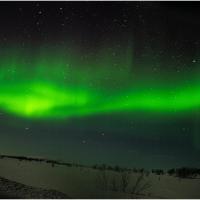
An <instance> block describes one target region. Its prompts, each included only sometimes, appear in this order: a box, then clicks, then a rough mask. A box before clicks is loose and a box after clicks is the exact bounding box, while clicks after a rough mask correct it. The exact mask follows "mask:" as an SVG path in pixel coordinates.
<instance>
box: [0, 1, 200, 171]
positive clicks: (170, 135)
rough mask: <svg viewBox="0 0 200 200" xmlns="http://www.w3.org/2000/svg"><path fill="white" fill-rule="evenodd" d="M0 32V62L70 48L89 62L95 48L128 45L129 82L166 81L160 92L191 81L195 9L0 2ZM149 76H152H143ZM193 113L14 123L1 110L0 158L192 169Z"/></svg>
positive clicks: (199, 23) (199, 35) (198, 13)
mask: <svg viewBox="0 0 200 200" xmlns="http://www.w3.org/2000/svg"><path fill="white" fill-rule="evenodd" d="M0 29H1V31H0V53H1V60H4V54H5V51H6V52H9V53H8V54H11V52H12V50H13V49H17V50H19V51H22V52H28V53H27V54H29V58H30V57H31V58H30V60H32V59H34V58H35V55H37V54H38V52H39V51H40V50H41V48H43V47H49V46H51V48H52V49H53V51H55V52H57V51H60V49H63V48H64V49H67V50H68V51H69V50H70V49H71V51H73V52H77V54H78V55H80V54H81V55H82V56H83V55H84V56H85V55H89V57H93V56H94V55H95V54H96V52H99V51H100V50H101V49H106V50H105V52H107V51H110V49H111V51H114V50H116V48H118V49H120V50H121V51H122V52H123V49H124V48H125V47H127V46H128V47H130V46H131V49H133V50H132V54H131V56H132V57H133V60H134V63H135V64H136V66H137V67H136V69H135V70H136V72H139V73H140V74H144V75H143V76H141V75H139V76H138V77H136V79H137V80H143V79H145V78H146V77H148V79H150V80H152V81H154V79H155V77H156V78H159V77H160V79H161V80H162V79H166V82H167V80H168V79H170V80H171V79H172V80H173V79H174V80H175V81H174V82H170V81H169V82H168V83H167V85H171V87H174V88H175V87H176V85H175V84H176V83H177V82H178V81H179V80H182V79H184V81H187V76H188V74H195V80H196V79H197V80H198V79H199V76H198V73H199V72H200V71H199V67H200V65H198V62H200V60H199V58H200V57H199V50H200V4H199V2H38V1H37V2H0ZM116 51H117V50H116ZM22 54H23V53H22ZM99 61H100V60H98V61H97V62H99ZM120 61H121V62H122V63H123V58H120ZM116 62H118V59H116ZM196 63H197V64H196ZM152 66H153V67H152ZM155 66H156V67H155ZM1 67H2V64H1ZM54 67H55V68H56V65H55V66H54ZM29 68H30V70H31V68H32V65H27V66H26V70H27V71H29ZM79 68H80V69H81V70H84V67H81V66H79V67H78V68H77V69H76V67H75V68H74V70H79ZM108 68H109V67H108ZM131 69H133V70H134V67H132V68H131ZM51 70H52V68H49V71H51ZM94 70H96V71H98V70H99V65H96V66H95V69H94ZM155 70H158V71H159V72H158V73H157V74H155V75H153V76H151V75H152V74H153V73H154V71H155ZM122 71H123V69H122ZM163 73H164V74H167V75H166V76H163ZM174 73H176V75H175V76H171V77H169V74H174ZM177 73H180V74H181V75H180V76H178V75H177ZM160 74H161V75H160ZM30 76H31V73H30ZM97 76H98V73H97ZM99 76H100V75H99ZM110 76H112V75H110ZM166 77H167V78H166ZM109 78H110V77H109ZM111 78H112V77H111ZM72 79H73V76H72ZM161 82H162V81H161ZM161 82H159V83H161ZM4 83H5V84H6V82H4ZM1 84H2V82H1ZM127 84H128V83H127ZM110 88H111V89H110V90H112V89H113V88H112V84H110ZM115 90H117V89H116V88H115ZM0 98H1V97H0ZM191 98H192V97H191ZM2 107H3V106H2V105H1V101H0V109H2ZM198 113H199V112H198V110H197V111H195V112H191V113H189V114H188V113H185V112H184V113H183V114H180V115H177V116H174V115H172V116H170V115H166V116H165V115H162V116H160V115H156V114H152V115H151V114H146V113H143V112H142V113H140V111H139V114H137V113H136V114H135V113H123V112H118V113H107V114H102V113H101V114H100V115H97V116H96V115H95V116H85V117H81V118H78V119H77V118H71V119H62V120H55V121H54V120H52V119H51V120H48V119H45V120H43V119H32V118H26V117H25V118H24V117H19V116H17V115H13V114H12V113H9V112H6V110H4V109H2V111H1V115H0V153H4V154H19V155H31V156H40V157H49V158H53V159H60V160H65V161H71V162H77V163H84V164H95V163H107V164H113V165H115V164H118V165H122V166H129V167H144V168H151V167H163V168H167V167H177V166H196V167H198V166H199V164H200V159H199V156H198V155H199V150H200V143H199V139H200V138H199V134H200V133H199V125H198V124H199V117H198Z"/></svg>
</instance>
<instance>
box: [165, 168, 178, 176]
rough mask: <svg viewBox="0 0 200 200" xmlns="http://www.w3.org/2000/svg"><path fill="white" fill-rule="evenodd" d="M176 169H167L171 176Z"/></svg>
mask: <svg viewBox="0 0 200 200" xmlns="http://www.w3.org/2000/svg"><path fill="white" fill-rule="evenodd" d="M175 172H176V171H175V169H174V168H173V169H169V170H168V171H167V173H168V174H169V175H170V176H172V175H174V174H175Z"/></svg>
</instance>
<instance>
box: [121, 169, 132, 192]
mask: <svg viewBox="0 0 200 200" xmlns="http://www.w3.org/2000/svg"><path fill="white" fill-rule="evenodd" d="M129 182H130V174H129V173H128V172H122V173H121V187H122V191H123V192H126V188H127V187H128V185H129Z"/></svg>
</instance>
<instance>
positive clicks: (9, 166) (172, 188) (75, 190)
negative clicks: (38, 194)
mask: <svg viewBox="0 0 200 200" xmlns="http://www.w3.org/2000/svg"><path fill="white" fill-rule="evenodd" d="M0 169H1V170H0V177H3V178H6V179H9V180H12V181H16V182H18V183H22V184H25V185H28V186H32V187H37V188H42V189H46V190H56V191H58V192H61V193H65V194H66V195H67V196H69V197H71V198H140V197H141V198H200V189H199V188H200V179H198V178H197V179H180V178H177V177H172V176H168V175H160V176H159V175H155V174H152V173H150V174H149V175H146V174H145V175H144V176H141V174H140V173H130V174H122V173H119V172H114V171H106V172H103V171H100V170H96V169H90V168H85V167H67V166H61V165H55V166H54V167H52V165H51V164H49V163H45V162H35V161H32V162H31V161H19V160H16V159H8V158H4V159H0ZM123 175H125V176H124V180H125V182H126V181H127V182H128V186H127V187H125V191H122V177H123ZM126 176H128V177H126ZM0 184H5V183H3V182H1V181H0ZM136 193H137V194H136ZM13 195H14V193H13Z"/></svg>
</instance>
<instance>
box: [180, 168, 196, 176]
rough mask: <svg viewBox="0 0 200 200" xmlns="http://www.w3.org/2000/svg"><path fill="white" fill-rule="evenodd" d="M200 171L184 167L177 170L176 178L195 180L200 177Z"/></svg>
mask: <svg viewBox="0 0 200 200" xmlns="http://www.w3.org/2000/svg"><path fill="white" fill-rule="evenodd" d="M198 172H199V169H196V168H187V167H182V168H178V169H176V176H177V177H180V178H195V177H196V176H197V175H198Z"/></svg>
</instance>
